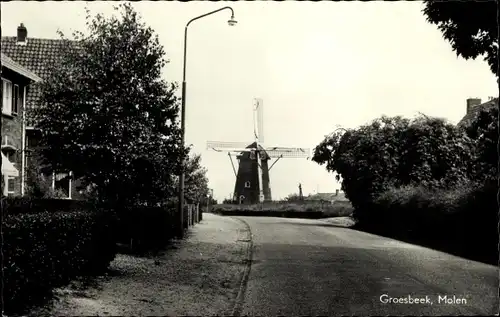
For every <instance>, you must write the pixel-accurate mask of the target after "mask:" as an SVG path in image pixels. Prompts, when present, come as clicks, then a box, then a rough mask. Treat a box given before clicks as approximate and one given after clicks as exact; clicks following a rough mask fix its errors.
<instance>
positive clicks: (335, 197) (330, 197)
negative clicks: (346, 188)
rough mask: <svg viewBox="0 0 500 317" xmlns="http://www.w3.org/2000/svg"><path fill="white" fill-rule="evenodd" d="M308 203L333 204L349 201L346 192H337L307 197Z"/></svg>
mask: <svg viewBox="0 0 500 317" xmlns="http://www.w3.org/2000/svg"><path fill="white" fill-rule="evenodd" d="M305 200H307V201H323V202H330V203H333V202H335V201H347V198H346V197H345V194H344V192H341V191H340V190H338V189H337V190H336V191H335V193H316V194H313V195H309V196H308V197H305Z"/></svg>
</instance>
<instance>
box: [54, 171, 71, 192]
mask: <svg viewBox="0 0 500 317" xmlns="http://www.w3.org/2000/svg"><path fill="white" fill-rule="evenodd" d="M69 176H70V174H69V173H54V174H53V175H52V177H53V178H54V182H53V185H54V186H53V188H52V189H53V190H55V191H58V192H60V193H64V195H65V196H66V197H68V198H69V197H71V196H70V191H71V189H70V186H71V180H70V177H69Z"/></svg>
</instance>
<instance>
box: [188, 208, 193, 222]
mask: <svg viewBox="0 0 500 317" xmlns="http://www.w3.org/2000/svg"><path fill="white" fill-rule="evenodd" d="M192 214H193V205H191V204H190V205H189V212H188V217H189V218H188V224H189V226H190V227H191V226H192V223H191V219H192V218H193V217H192Z"/></svg>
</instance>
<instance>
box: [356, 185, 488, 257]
mask: <svg viewBox="0 0 500 317" xmlns="http://www.w3.org/2000/svg"><path fill="white" fill-rule="evenodd" d="M468 186H470V187H466V186H465V185H464V186H462V187H459V188H455V189H451V190H434V191H429V190H426V189H423V188H415V187H405V188H400V189H392V190H389V191H387V192H385V193H383V194H381V195H380V196H378V198H376V199H375V200H374V201H373V203H372V205H371V206H370V210H369V211H370V212H369V213H364V214H365V215H370V217H369V218H368V217H363V218H359V219H358V223H357V225H356V227H357V228H360V229H364V230H369V231H371V232H374V233H378V234H384V235H389V236H391V237H395V238H401V239H406V240H408V241H411V242H416V243H421V244H423V245H426V246H429V247H431V248H435V249H440V250H443V251H445V252H449V253H453V254H456V255H459V256H464V257H468V258H471V259H474V260H478V261H483V262H488V263H492V264H497V263H498V204H497V200H496V195H497V191H498V188H497V186H495V184H489V185H485V186H479V187H472V186H471V185H468Z"/></svg>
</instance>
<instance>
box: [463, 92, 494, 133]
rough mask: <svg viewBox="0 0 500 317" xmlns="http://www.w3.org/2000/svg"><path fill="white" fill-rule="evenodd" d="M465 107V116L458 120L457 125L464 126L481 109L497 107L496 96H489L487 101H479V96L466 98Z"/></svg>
mask: <svg viewBox="0 0 500 317" xmlns="http://www.w3.org/2000/svg"><path fill="white" fill-rule="evenodd" d="M466 102H467V108H466V112H465V116H464V117H463V118H462V120H460V122H459V123H458V126H465V125H467V124H469V123H470V122H471V121H472V120H474V118H475V117H476V116H477V115H478V114H479V112H480V111H481V110H488V109H491V108H493V107H498V98H493V97H490V98H489V100H488V101H487V102H483V103H481V99H479V98H469V99H467V101H466Z"/></svg>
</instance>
